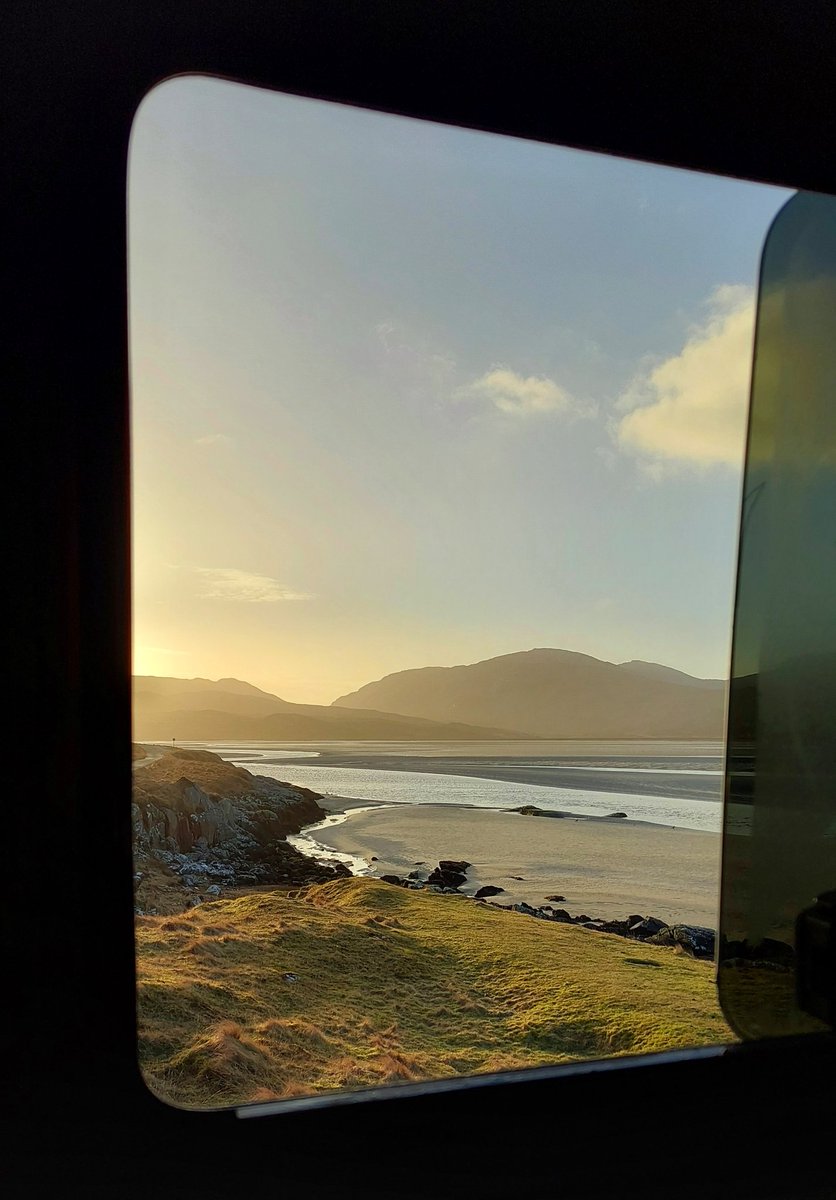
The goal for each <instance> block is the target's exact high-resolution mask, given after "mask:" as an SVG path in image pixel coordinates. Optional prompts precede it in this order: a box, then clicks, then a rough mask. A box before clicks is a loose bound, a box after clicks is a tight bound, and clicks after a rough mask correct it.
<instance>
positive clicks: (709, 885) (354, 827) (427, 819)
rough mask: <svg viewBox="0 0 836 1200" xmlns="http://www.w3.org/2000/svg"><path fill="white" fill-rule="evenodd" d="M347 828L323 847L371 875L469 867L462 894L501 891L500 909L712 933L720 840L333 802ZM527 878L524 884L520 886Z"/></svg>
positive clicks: (630, 825)
mask: <svg viewBox="0 0 836 1200" xmlns="http://www.w3.org/2000/svg"><path fill="white" fill-rule="evenodd" d="M320 803H321V804H322V805H323V807H327V808H328V809H330V810H331V811H341V810H343V811H346V812H347V813H348V814H349V815H348V816H347V817H346V820H345V821H344V822H343V823H341V824H339V825H333V826H330V827H329V828H324V829H321V830H317V832H316V833H315V834H314V836H315V837H316V839H317V840H318V841H319V842H320V843H322V844H323V845H325V846H329V847H332V848H333V849H335V850H339V851H341V852H343V853H348V854H355V855H358V856H359V857H361V858H364V859H366V860H367V861H370V860H371V858H372V856H375V857H376V858H377V861H376V862H374V863H372V866H373V868H374V874H376V875H382V874H388V873H393V874H397V875H402V876H404V875H407V874H408V873H409V872H410V871H416V870H421V867H419V866H417V865H416V864H418V863H424V864H426V869H427V870H429V869H431V868H432V867H433V866H435V864H436V863H437V862H438V860H439V859H440V858H459V859H465V860H467V861H468V862H470V863H471V864H472V866H471V868H470V870H469V871H468V883H467V885H466V886H465V887H463V888H462V891H465V892H469V893H471V894H472V893H473V892H474V891H475V890H476V889H477V888H478V887H481V886H482V885H483V884H488V883H491V884H495V885H497V886H499V887H502V888H504V889H505V894H504V895H500V896H497V897H495V899H496V900H497V901H498V902H500V903H503V904H508V903H512V902H518V901H522V900H524V901H526V902H527V903H529V904H534V905H539V904H543V903H545V902H546V897H547V896H550V895H553V894H559V895H562V896H565V897H566V899H565V901H563V902H560V905H559V907H561V908H565V909H567V911H568V912H570V913H571V914H572V915H573V916H577V915H579V914H581V913H586V914H587V915H588V916H590V917H607V918H618V917H626V916H627V915H628V914H630V913H641V914H642V915H653V916H656V917H659V918H661V919H662V920H664V921H667V922H675V921H684V922H689V923H692V924H697V925H707V926H710V927H712V928H715V927H716V925H717V908H718V898H719V887H720V884H719V870H720V836H719V834H714V833H703V832H699V831H697V830H690V829H672V828H668V827H666V826H662V825H651V824H649V823H643V822H637V821H625V820H619V819H615V820H612V819H607V818H597V819H596V818H593V819H590V818H583V817H580V818H579V817H575V816H569V817H562V818H550V817H527V816H522V815H520V814H518V813H505V812H499V811H494V810H489V809H475V808H463V807H462V808H458V807H453V806H451V805H429V804H427V805H405V804H402V805H386V806H383V807H381V808H378V809H376V810H375V811H373V812H361V813H356V814H354V815H352V814H351V811H350V810H351V809H352V808H357V807H360V806H368V803H369V802H368V801H367V800H365V801H364V800H350V799H343V798H338V797H327V799H326V800H323V801H320ZM519 877H521V878H519Z"/></svg>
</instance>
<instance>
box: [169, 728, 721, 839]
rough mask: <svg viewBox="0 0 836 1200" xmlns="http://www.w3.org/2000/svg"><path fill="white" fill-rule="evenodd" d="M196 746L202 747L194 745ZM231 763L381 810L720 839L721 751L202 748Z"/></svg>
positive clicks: (512, 745) (548, 746)
mask: <svg viewBox="0 0 836 1200" xmlns="http://www.w3.org/2000/svg"><path fill="white" fill-rule="evenodd" d="M190 744H193V745H195V746H196V745H197V743H190ZM200 745H201V746H202V748H204V749H207V750H212V751H213V752H214V753H216V754H219V755H220V756H221V757H222V758H224V759H226V760H228V761H230V762H232V763H235V764H237V765H239V766H242V767H246V768H247V769H248V770H250V771H252V772H253V773H254V774H257V775H267V776H270V777H271V778H274V779H277V780H280V781H282V782H284V783H288V784H298V785H300V786H302V787H306V788H310V789H312V790H313V791H315V792H319V793H320V794H322V795H324V796H332V797H342V798H345V799H351V800H355V801H363V802H368V805H369V807H375V806H376V805H380V804H411V805H414V804H431V805H438V804H442V805H465V806H468V807H471V808H484V809H491V810H497V809H513V808H520V807H522V806H524V805H534V806H535V807H537V808H541V809H546V810H550V811H555V812H564V813H574V814H577V815H579V816H607V815H609V814H611V813H616V812H618V813H623V814H624V815H625V816H626V817H627V818H629V819H630V820H633V821H646V822H649V823H651V824H654V825H665V826H669V827H671V826H672V827H675V828H679V829H695V830H702V831H705V832H710V833H719V832H720V829H721V824H722V783H723V750H722V745H721V744H720V743H717V742H702V743H693V742H686V743H676V742H595V743H585V742H545V741H537V742H501V743H496V742H458V743H450V742H438V743H432V742H421V743H415V742H403V743H393V742H318V743H303V742H293V743H290V742H281V743H280V742H247V743H244V742H236V743H228V742H226V743H222V742H215V743H210V742H206V743H200Z"/></svg>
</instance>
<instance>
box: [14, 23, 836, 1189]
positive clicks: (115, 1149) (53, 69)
mask: <svg viewBox="0 0 836 1200" xmlns="http://www.w3.org/2000/svg"><path fill="white" fill-rule="evenodd" d="M832 11H833V10H832V6H831V5H830V3H829V2H827V3H824V2H821V0H808V3H807V4H806V5H804V6H799V5H797V4H796V3H794V2H793V3H790V2H787V0H780V2H779V0H773V2H772V3H770V4H768V5H764V4H752V5H749V4H745V3H744V4H741V5H728V4H722V3H716V2H713V0H678V2H677V4H675V5H671V4H667V3H659V4H656V3H648V4H644V3H639V2H638V0H634V2H630V0H607V2H600V3H589V4H587V3H578V4H572V3H568V2H567V3H562V4H560V3H557V2H556V0H554V2H552V3H539V2H536V0H531V2H530V3H525V4H519V5H513V4H512V5H508V4H505V3H493V2H491V0H473V2H468V3H466V2H464V0H449V2H448V3H445V4H444V5H439V4H438V3H436V2H435V0H420V2H419V0H285V2H283V3H282V4H269V3H266V2H263V0H203V2H202V3H192V2H190V0H182V3H177V2H175V3H171V2H169V3H159V2H157V0H144V2H143V3H137V2H135V0H134V2H128V0H109V2H106V0H74V2H73V3H67V4H62V3H59V0H51V2H50V0H44V2H43V3H41V4H27V3H23V2H22V0H20V2H18V3H16V4H13V5H12V6H11V15H9V13H6V14H5V15H6V25H7V28H6V30H5V38H4V40H3V41H4V49H7V50H8V51H10V54H9V62H8V63H6V64H4V66H3V78H4V83H5V87H4V93H5V96H4V98H5V101H6V103H5V105H4V107H5V110H6V112H7V114H8V115H9V116H10V117H11V119H12V120H11V126H12V136H11V139H10V140H9V139H6V149H7V152H8V151H9V150H11V154H12V170H11V172H10V174H9V179H10V184H9V187H8V191H9V194H10V199H11V200H12V212H11V219H10V222H7V225H6V234H7V239H8V245H9V250H10V260H11V261H10V272H9V278H10V279H11V280H12V286H11V287H9V288H8V289H7V298H8V299H10V300H11V301H12V309H13V311H12V316H11V319H10V321H9V322H8V324H7V326H6V328H7V334H8V339H9V347H10V356H9V361H10V364H11V373H12V378H11V381H10V385H9V386H8V388H7V389H6V396H7V425H6V431H7V437H6V445H7V450H8V455H7V457H8V463H7V469H6V472H5V481H6V482H7V483H8V484H9V485H10V508H11V512H12V517H13V519H12V521H11V522H10V525H9V532H10V533H11V535H12V542H13V545H12V548H11V549H10V551H9V552H8V557H7V563H9V564H13V569H9V570H8V572H7V578H8V579H9V581H10V582H12V583H13V584H14V586H13V587H12V588H10V591H11V592H12V595H11V602H12V608H13V614H12V617H11V618H10V619H9V626H8V627H9V628H10V629H11V630H12V631H13V636H12V637H11V638H10V639H9V640H10V643H11V644H10V646H9V648H8V657H7V660H6V661H7V664H8V665H7V680H6V684H7V688H8V689H9V695H10V698H11V701H12V707H13V710H14V717H13V723H12V728H11V731H10V734H9V736H8V740H7V763H6V766H7V770H8V771H9V775H10V776H11V778H9V779H8V780H7V792H6V795H7V800H6V803H5V804H4V809H5V815H6V817H7V820H8V822H9V824H8V825H7V827H6V837H5V839H4V841H5V845H6V847H7V853H8V849H9V848H12V849H13V850H14V851H15V853H14V855H13V856H12V857H11V858H10V859H9V860H8V862H7V864H4V865H6V866H7V871H6V873H5V878H4V884H5V887H4V892H5V901H6V903H5V904H4V905H3V909H4V912H3V919H4V925H5V926H6V928H5V929H4V937H5V947H6V954H5V955H4V959H5V961H6V962H12V961H13V962H15V964H16V966H15V969H14V974H13V976H12V979H13V985H12V986H11V987H10V986H9V985H8V984H7V988H6V999H7V1001H8V1002H9V1004H10V1008H11V1012H10V1014H9V1016H7V1018H6V1021H5V1022H4V1026H5V1028H4V1040H6V1041H7V1042H8V1047H7V1049H6V1050H5V1051H4V1058H3V1061H4V1063H6V1064H7V1069H8V1065H11V1066H12V1067H13V1068H16V1070H15V1069H13V1070H12V1071H11V1083H10V1084H9V1085H8V1086H7V1090H6V1097H5V1098H6V1108H5V1123H6V1124H8V1125H11V1127H12V1128H11V1130H10V1131H9V1132H10V1133H11V1137H12V1140H13V1142H14V1143H15V1144H16V1145H23V1144H24V1143H25V1144H26V1145H27V1146H29V1147H31V1149H29V1151H28V1155H27V1156H25V1157H24V1158H23V1159H22V1160H21V1163H20V1172H21V1179H23V1180H25V1181H27V1191H28V1193H29V1194H31V1195H38V1194H44V1193H45V1192H46V1191H47V1188H48V1187H54V1188H55V1189H56V1194H61V1195H63V1196H67V1195H76V1194H78V1195H83V1196H85V1197H90V1196H99V1195H101V1196H102V1197H105V1196H108V1197H110V1196H113V1195H120V1196H128V1195H132V1194H134V1193H135V1194H137V1195H145V1196H147V1195H148V1194H149V1191H150V1189H151V1187H153V1190H154V1192H155V1194H156V1195H159V1196H165V1195H167V1194H171V1195H180V1196H188V1195H195V1196H200V1197H202V1198H203V1197H212V1196H215V1195H218V1196H220V1195H224V1196H227V1197H228V1196H230V1195H236V1196H250V1195H252V1196H260V1195H262V1194H264V1193H266V1194H273V1193H278V1194H283V1193H285V1191H288V1190H291V1188H292V1189H293V1190H294V1191H301V1190H302V1189H304V1190H305V1191H306V1192H307V1193H308V1194H309V1195H311V1196H315V1195H317V1194H322V1193H324V1192H325V1191H328V1192H331V1191H333V1190H334V1189H337V1190H341V1191H344V1192H348V1194H351V1193H350V1191H349V1189H350V1188H351V1187H352V1186H353V1184H354V1182H355V1181H356V1182H357V1183H358V1184H359V1185H360V1186H361V1187H362V1189H363V1191H364V1193H365V1194H367V1195H368V1194H371V1195H375V1194H379V1195H387V1194H391V1181H392V1180H393V1179H395V1180H396V1181H397V1191H398V1193H399V1194H401V1195H404V1196H409V1195H412V1194H415V1195H417V1194H419V1193H420V1194H421V1195H424V1194H425V1193H426V1191H427V1188H428V1186H432V1187H433V1190H437V1192H438V1194H439V1195H448V1194H449V1195H455V1194H457V1193H458V1192H460V1191H461V1190H463V1189H464V1188H465V1187H467V1188H468V1189H473V1190H474V1191H475V1192H476V1193H478V1194H480V1195H481V1196H504V1195H511V1194H517V1195H521V1196H526V1195H530V1196H535V1195H545V1194H552V1193H553V1192H556V1193H557V1194H562V1195H598V1194H601V1195H613V1194H620V1195H629V1194H631V1193H635V1194H637V1195H644V1196H652V1195H656V1194H658V1195H660V1196H661V1195H665V1196H668V1195H670V1194H671V1181H672V1180H675V1181H676V1183H675V1187H676V1191H675V1194H676V1195H679V1196H682V1197H687V1196H691V1195H693V1196H697V1195H699V1196H703V1195H704V1194H705V1190H706V1187H707V1186H710V1187H711V1188H712V1190H713V1191H714V1192H715V1194H724V1191H723V1189H724V1188H725V1189H727V1190H728V1193H729V1194H735V1195H737V1196H740V1195H749V1194H752V1195H758V1196H772V1195H774V1196H793V1197H795V1196H800V1195H810V1196H812V1195H818V1194H822V1195H824V1194H826V1193H825V1192H824V1191H823V1190H822V1191H821V1192H819V1191H817V1190H816V1189H817V1188H820V1187H821V1188H823V1187H824V1181H825V1180H826V1179H827V1178H828V1176H830V1177H831V1178H832V1174H833V1172H832V1171H831V1170H830V1168H829V1166H828V1164H827V1162H826V1161H825V1160H824V1157H823V1154H822V1153H821V1150H825V1149H826V1147H827V1145H828V1144H829V1141H830V1139H829V1137H826V1136H825V1135H826V1134H827V1133H828V1132H829V1126H828V1123H827V1121H826V1119H825V1116H824V1113H825V1111H826V1109H828V1104H827V1103H826V1102H825V1104H824V1105H821V1104H820V1105H818V1106H817V1105H815V1104H808V1103H807V1099H806V1098H807V1097H808V1096H810V1095H816V1094H817V1093H818V1094H819V1095H821V1094H822V1093H824V1094H825V1095H826V1094H827V1093H826V1092H825V1088H826V1087H827V1086H828V1085H830V1086H832V1080H833V1078H834V1072H833V1049H832V1043H831V1041H830V1040H829V1039H824V1040H822V1041H818V1040H814V1041H807V1042H805V1043H801V1044H793V1043H781V1044H775V1045H774V1046H767V1045H759V1046H751V1047H744V1048H742V1049H740V1050H738V1051H735V1052H734V1053H731V1054H727V1055H724V1056H717V1055H716V1053H715V1052H713V1051H707V1052H706V1051H698V1052H696V1053H695V1054H693V1055H676V1056H661V1057H660V1058H653V1059H647V1060H641V1061H639V1062H637V1063H635V1064H630V1063H628V1062H625V1060H620V1061H619V1062H618V1063H616V1064H611V1065H608V1066H607V1067H605V1068H601V1069H595V1070H593V1071H580V1070H578V1071H568V1072H562V1073H561V1072H559V1071H545V1072H538V1073H537V1074H536V1076H535V1075H532V1076H531V1077H529V1078H527V1079H525V1080H520V1081H518V1082H513V1083H507V1084H504V1085H502V1088H501V1089H498V1088H494V1087H492V1086H490V1085H488V1084H485V1083H481V1082H479V1081H473V1082H470V1083H464V1084H463V1085H462V1087H463V1089H464V1090H462V1091H458V1090H457V1091H447V1090H434V1089H431V1088H430V1089H427V1090H426V1091H425V1092H424V1093H423V1094H421V1095H413V1096H410V1097H407V1096H406V1095H405V1096H404V1097H403V1098H399V1099H398V1100H397V1101H396V1102H392V1101H389V1100H385V1101H382V1102H378V1101H376V1100H374V1101H369V1102H368V1103H367V1104H362V1105H349V1106H336V1107H333V1108H331V1109H329V1110H324V1111H319V1112H313V1113H310V1112H308V1113H305V1112H299V1113H297V1114H295V1115H294V1114H291V1113H287V1114H285V1115H282V1116H278V1117H272V1118H267V1119H262V1120H249V1121H239V1120H237V1119H236V1118H235V1117H234V1116H233V1115H231V1114H225V1115H217V1116H207V1115H205V1114H187V1113H177V1112H174V1111H172V1110H168V1109H165V1108H163V1107H162V1106H160V1105H159V1104H157V1103H156V1102H155V1101H154V1100H152V1099H151V1097H150V1096H149V1095H148V1094H147V1093H146V1092H145V1090H144V1088H143V1086H142V1084H141V1082H140V1080H139V1076H138V1072H137V1069H136V1065H135V1062H134V1051H133V961H132V938H131V903H130V833H129V828H128V806H127V803H126V802H125V803H124V804H123V803H122V801H121V799H120V797H124V798H125V799H126V798H127V795H128V789H129V773H130V764H129V756H128V753H127V744H128V740H129V736H130V714H129V693H128V679H129V667H128V653H127V651H128V597H129V579H128V539H127V536H126V531H127V523H128V506H127V499H128V495H127V466H128V438H127V421H126V408H125V396H126V391H127V383H126V309H125V287H126V273H125V259H124V247H125V227H124V216H125V160H126V152H127V139H128V133H129V129H130V123H131V119H132V116H133V113H134V111H135V109H136V107H137V105H138V103H139V101H140V100H141V98H142V96H143V95H144V94H145V92H147V91H148V90H149V88H150V87H151V86H153V85H154V84H155V83H156V82H158V81H159V80H161V79H163V78H165V77H167V76H169V75H171V74H175V73H183V72H194V71H205V72H211V73H215V74H220V75H225V76H228V77H231V78H238V79H241V80H243V81H246V82H251V83H256V84H262V85H265V86H273V87H277V88H282V89H284V90H289V91H297V92H299V93H303V94H311V95H319V96H324V97H326V98H331V99H337V100H345V101H349V102H355V103H360V104H365V105H368V106H370V107H380V108H383V109H386V110H389V111H401V112H406V113H409V114H411V115H416V116H425V117H429V118H433V119H439V120H447V121H450V122H452V123H458V124H464V125H472V126H474V127H478V128H487V129H496V130H498V131H501V132H508V133H513V134H519V135H521V136H530V137H536V138H540V139H542V140H545V141H550V140H551V141H556V142H562V143H564V144H568V145H576V146H582V147H585V148H590V149H600V150H604V151H609V152H613V153H620V154H625V155H629V156H635V157H640V158H646V159H649V160H652V161H660V162H668V163H672V164H674V165H682V166H689V167H693V168H696V169H706V170H714V171H718V172H720V173H723V172H727V173H732V174H736V175H740V176H743V177H749V178H754V179H761V180H764V181H768V182H775V183H781V184H785V185H788V186H795V187H804V188H810V189H814V190H821V191H829V192H836V162H834V160H833V157H832V146H833V144H834V141H835V140H836V139H834V133H836V127H834V119H833V117H832V116H831V115H830V114H831V109H832V104H831V100H832V94H831V93H832V62H833V60H834V57H836V55H834V50H836V36H834V27H833V15H832ZM83 844H84V845H89V846H91V848H92V852H91V854H90V856H89V861H87V860H82V859H80V855H79V852H78V847H79V846H81V845H83ZM724 1128H725V1131H726V1136H725V1142H724V1135H723V1132H722V1130H723V1129H724ZM370 1131H372V1132H370ZM587 1141H588V1142H589V1143H590V1146H589V1147H587V1146H586V1145H585V1144H584V1143H585V1142H587ZM695 1146H696V1147H697V1148H696V1149H695ZM590 1150H591V1153H590ZM736 1150H738V1151H740V1153H739V1154H737V1155H735V1153H734V1151H736ZM404 1159H406V1160H407V1163H408V1166H407V1168H406V1169H403V1167H402V1163H403V1161H404ZM719 1159H722V1160H723V1162H724V1164H725V1165H724V1168H723V1171H722V1173H719V1174H718V1175H717V1177H716V1178H715V1180H714V1181H713V1182H712V1175H713V1174H714V1170H715V1163H717V1162H718V1160H719ZM442 1168H443V1170H444V1173H443V1174H442V1175H439V1172H440V1171H442ZM431 1180H432V1181H440V1180H441V1181H443V1182H435V1183H433V1184H432V1185H431V1184H430V1181H431ZM58 1189H60V1192H59V1190H58Z"/></svg>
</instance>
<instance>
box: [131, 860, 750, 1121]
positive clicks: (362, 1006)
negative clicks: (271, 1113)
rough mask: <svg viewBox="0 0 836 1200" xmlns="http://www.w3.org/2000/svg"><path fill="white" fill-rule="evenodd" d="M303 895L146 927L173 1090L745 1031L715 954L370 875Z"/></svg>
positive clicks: (164, 1064)
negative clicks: (721, 987)
mask: <svg viewBox="0 0 836 1200" xmlns="http://www.w3.org/2000/svg"><path fill="white" fill-rule="evenodd" d="M297 895H298V896H299V898H297V899H291V898H288V897H287V896H285V895H282V894H280V893H264V892H261V893H255V894H252V895H248V896H244V897H240V898H238V899H234V900H221V901H217V902H215V903H212V904H206V905H202V906H201V907H199V908H196V909H192V910H190V911H189V912H188V913H186V914H182V915H178V916H175V917H143V918H140V919H139V920H138V922H137V925H138V930H137V940H138V948H139V978H140V982H139V1023H140V1056H141V1061H142V1066H143V1070H144V1072H145V1075H146V1078H147V1079H148V1081H149V1083H150V1084H151V1086H152V1087H153V1088H154V1090H156V1091H157V1092H158V1093H159V1094H160V1095H162V1096H163V1097H165V1098H168V1099H170V1100H173V1101H174V1102H175V1103H178V1104H183V1105H187V1106H192V1105H200V1106H203V1105H218V1104H230V1103H234V1102H241V1101H246V1100H253V1099H268V1098H272V1097H278V1096H285V1095H298V1094H300V1093H302V1092H310V1091H319V1090H323V1089H330V1088H338V1087H339V1088H343V1087H357V1086H363V1085H370V1084H380V1083H388V1082H398V1081H402V1080H408V1079H422V1078H429V1077H441V1076H449V1075H456V1074H469V1073H476V1072H483V1071H495V1070H502V1069H505V1068H511V1067H520V1066H536V1065H541V1064H545V1063H554V1062H560V1061H567V1060H571V1059H579V1058H591V1057H602V1056H606V1055H612V1054H625V1053H641V1052H645V1051H654V1050H661V1049H665V1048H668V1047H672V1046H692V1045H700V1044H706V1043H710V1042H722V1041H730V1040H732V1035H731V1033H730V1031H729V1029H728V1026H727V1025H726V1024H725V1021H724V1020H723V1018H722V1015H721V1014H720V1011H719V1008H718V1006H717V1001H716V995H715V987H714V982H713V979H714V968H713V964H710V963H708V964H707V963H702V962H695V961H694V960H692V959H690V958H687V957H685V956H682V955H680V954H678V953H677V952H674V951H672V950H669V949H664V948H657V947H651V946H644V945H641V944H639V943H632V942H626V941H625V940H624V939H622V938H618V937H614V936H610V935H606V934H595V933H589V932H587V931H585V930H580V929H574V928H572V927H567V926H562V925H556V924H555V925H553V924H547V923H545V922H542V921H535V920H532V919H531V918H529V917H525V916H522V915H520V914H517V913H510V912H503V911H500V910H499V909H495V908H489V907H486V906H482V905H476V904H473V903H472V902H469V901H467V900H464V899H458V898H456V897H452V896H434V895H428V894H422V893H419V892H409V891H403V890H401V889H399V888H395V887H392V886H390V885H388V884H383V883H379V882H377V881H372V880H367V879H344V880H337V881H335V882H333V883H327V884H321V885H317V886H314V887H311V888H308V889H306V890H305V891H304V892H302V893H299V894H297ZM285 973H292V974H294V975H296V976H298V980H297V981H296V982H290V981H286V980H285V979H283V975H284V974H285Z"/></svg>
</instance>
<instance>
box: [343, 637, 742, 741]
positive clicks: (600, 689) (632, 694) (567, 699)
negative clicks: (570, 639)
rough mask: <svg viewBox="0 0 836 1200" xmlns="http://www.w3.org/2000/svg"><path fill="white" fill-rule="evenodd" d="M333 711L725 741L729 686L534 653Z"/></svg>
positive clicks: (433, 672)
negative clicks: (346, 710)
mask: <svg viewBox="0 0 836 1200" xmlns="http://www.w3.org/2000/svg"><path fill="white" fill-rule="evenodd" d="M334 706H335V707H337V708H352V709H353V708H358V709H367V708H374V709H376V710H378V711H383V712H391V713H400V714H403V715H404V716H409V717H424V718H426V719H429V720H433V721H465V722H468V723H470V724H474V725H490V726H496V727H500V728H503V729H511V730H515V731H516V732H517V733H518V734H521V735H523V736H525V735H530V736H534V737H548V738H676V739H690V738H721V737H722V735H723V714H724V707H725V685H724V683H723V681H722V680H717V679H697V678H695V677H694V676H692V675H686V674H684V672H681V671H676V670H674V669H673V668H672V667H665V666H662V665H661V664H659V663H645V662H628V663H620V664H616V663H610V662H603V661H601V660H600V659H597V658H592V657H591V656H590V655H588V654H576V653H574V652H572V651H570V650H552V649H537V650H526V651H522V652H520V653H517V654H503V655H501V656H500V657H498V658H489V659H486V660H484V661H483V662H477V663H473V664H472V665H470V666H457V667H423V668H419V669H417V670H412V671H398V672H396V673H395V674H393V675H387V676H386V677H385V678H384V679H379V680H377V681H376V682H375V683H367V684H366V685H365V686H364V687H361V688H360V689H359V690H358V691H356V692H352V693H351V694H350V695H347V696H340V697H339V699H337V700H335V701H334Z"/></svg>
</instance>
